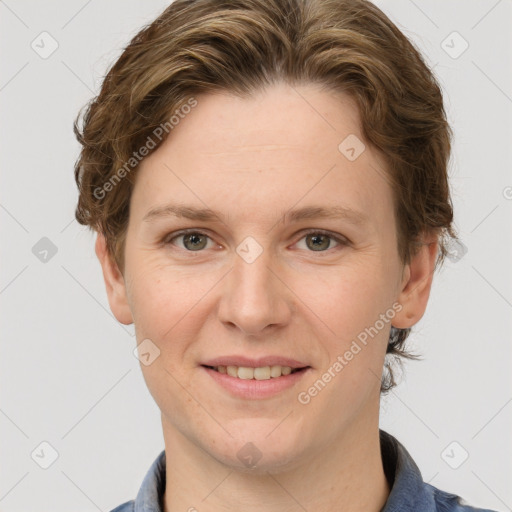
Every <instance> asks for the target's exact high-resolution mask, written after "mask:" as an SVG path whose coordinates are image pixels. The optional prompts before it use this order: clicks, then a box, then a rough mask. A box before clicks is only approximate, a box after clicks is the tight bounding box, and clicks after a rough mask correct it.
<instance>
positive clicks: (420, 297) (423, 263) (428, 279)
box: [392, 235, 439, 329]
mask: <svg viewBox="0 0 512 512" xmlns="http://www.w3.org/2000/svg"><path fill="white" fill-rule="evenodd" d="M438 245H439V244H438V239H437V236H435V235H432V236H430V237H429V238H427V239H424V240H423V243H422V245H421V246H420V248H419V249H418V251H417V253H416V254H415V255H414V256H412V258H411V262H410V263H409V265H407V266H406V268H405V269H404V278H403V280H402V285H401V286H402V288H401V291H400V295H399V297H398V299H397V301H398V302H399V303H400V304H401V305H402V309H401V311H400V312H399V313H397V314H396V315H395V317H394V318H393V322H392V324H393V326H394V327H397V328H399V329H407V328H409V327H412V326H413V325H414V324H416V323H418V322H419V321H420V320H421V318H422V317H423V315H424V313H425V310H426V309H427V303H428V298H429V296H430V290H431V287H432V279H433V277H434V270H435V263H436V259H437V251H438Z"/></svg>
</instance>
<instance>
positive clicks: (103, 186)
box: [74, 0, 456, 392]
mask: <svg viewBox="0 0 512 512" xmlns="http://www.w3.org/2000/svg"><path fill="white" fill-rule="evenodd" d="M278 81H283V82H286V83H288V84H290V85H296V84H301V83H302V84H320V85H323V86H325V87H326V88H327V89H329V90H332V91H338V92H342V93H345V94H348V95H349V96H350V97H351V98H353V99H354V100H355V101H356V104H357V106H358V108H359V112H360V118H361V124H362V126H361V128H362V134H363V136H364V138H365V142H366V143H368V144H370V145H371V146H373V147H374V148H376V150H378V151H379V152H380V154H381V155H383V157H384V159H385V162H386V164H387V169H386V177H387V179H388V180H389V182H390V185H391V187H392V189H393V194H394V204H395V217H396V224H397V225H396V229H397V237H398V253H399V255H400V259H401V261H402V263H403V264H407V263H409V262H410V259H411V256H412V255H413V254H414V252H415V250H416V248H417V247H418V244H419V237H420V235H421V234H423V233H427V234H432V233H435V234H436V235H438V237H439V238H438V240H439V252H438V257H437V261H436V268H437V267H438V265H439V263H442V262H443V260H444V257H445V256H446V254H447V253H448V248H447V242H446V241H445V240H444V237H445V235H448V236H450V237H452V238H456V235H455V231H454V229H453V227H452V220H453V210H452V203H451V198H450V191H449V184H448V175H447V168H448V160H449V157H450V149H451V137H452V133H451V129H450V127H449V125H448V123H447V120H446V115H445V111H444V106H443V98H442V94H441V89H440V87H439V85H438V83H437V81H436V79H435V77H434V76H433V73H432V72H431V71H430V70H429V68H428V66H427V65H426V64H425V62H424V60H423V58H422V56H421V54H420V52H419V51H418V50H417V49H416V48H415V46H414V45H413V44H412V43H411V42H410V41H409V40H408V39H407V37H405V35H404V34H403V33H402V32H400V30H399V29H398V28H397V27H396V26H395V25H394V24H393V23H392V22H391V21H390V20H389V18H388V17H387V16H386V15H385V14H384V13H383V12H382V11H381V10H380V9H379V8H378V7H377V6H375V5H374V4H372V3H371V2H369V1H366V0H175V1H174V2H173V3H172V4H171V5H169V7H167V8H166V9H165V10H164V11H163V12H162V14H161V15H160V16H159V17H158V18H157V19H156V20H154V21H153V22H152V23H150V24H149V25H147V26H146V27H144V28H143V29H142V30H141V31H140V32H139V33H138V34H137V35H136V36H135V37H134V38H133V39H132V40H131V42H130V43H129V44H128V45H127V47H126V48H125V49H124V51H123V53H122V55H121V56H120V57H119V59H118V60H117V61H116V62H115V63H114V65H113V66H112V67H111V68H110V69H109V71H108V73H107V74H106V76H105V79H104V81H103V84H102V87H101V91H100V93H99V94H98V96H97V97H96V98H93V99H92V100H91V101H90V102H89V103H88V104H87V105H86V111H85V114H84V115H83V120H82V128H81V129H80V128H79V127H78V124H79V119H80V116H81V114H82V112H80V113H79V115H78V116H77V119H76V120H75V123H74V131H75V135H76V137H77V139H78V141H79V142H80V144H81V145H82V149H81V153H80V156H79V158H78V159H77V162H76V164H75V179H76V182H77V185H78V188H79V200H78V205H77V208H76V219H77V220H78V222H79V223H80V224H83V225H88V226H90V227H92V228H93V229H95V230H96V231H99V232H101V233H103V234H104V235H105V238H106V242H107V248H108V251H109V252H110V254H111V255H112V256H113V257H114V259H115V261H116V262H117V264H118V266H119V268H120V270H121V272H123V271H124V242H125V237H126V229H127V225H128V216H129V202H130V197H131V192H132V189H133V184H134V177H135V174H136V168H137V165H136V164H137V162H136V161H133V162H132V163H133V165H132V167H133V170H131V168H128V169H127V168H126V162H128V161H130V159H133V158H134V157H133V155H134V154H135V153H134V152H136V151H137V149H138V148H142V147H144V145H147V141H148V140H149V138H151V137H152V134H154V132H155V130H156V129H158V127H159V126H165V125H166V123H167V125H168V124H169V116H170V114H172V113H173V112H177V111H179V109H180V108H182V107H180V106H182V105H184V104H186V103H187V101H189V100H190V98H191V96H193V95H195V94H200V93H208V92H212V91H226V92H229V93H232V94H236V95H239V96H240V97H244V96H248V95H250V94H251V93H253V92H255V91H257V90H259V89H263V88H264V87H266V86H268V85H272V84H273V83H277V82H278ZM169 133H170V130H166V133H165V134H163V137H161V138H160V139H159V140H158V142H157V143H156V144H154V146H153V147H152V149H151V151H154V150H155V149H156V148H157V147H158V146H159V145H160V144H161V143H162V142H163V141H164V140H165V139H166V137H167V136H168V135H169ZM340 142H341V141H340ZM123 166H124V172H120V171H121V169H123ZM109 183H110V186H107V185H108V184H109ZM98 191H101V192H98ZM107 192H108V193H107ZM409 332H410V329H396V328H394V327H392V329H391V335H390V339H389V344H388V348H387V357H386V365H385V366H386V369H387V370H388V372H387V374H386V375H385V376H384V377H383V380H382V385H381V390H382V391H383V392H385V391H388V390H389V389H391V388H392V387H393V386H394V385H395V380H394V377H393V371H392V368H391V363H390V362H391V360H392V359H395V360H396V361H398V362H399V361H400V357H408V358H416V357H417V356H415V355H412V354H409V353H408V352H406V350H405V349H404V343H405V340H406V338H407V337H408V335H409Z"/></svg>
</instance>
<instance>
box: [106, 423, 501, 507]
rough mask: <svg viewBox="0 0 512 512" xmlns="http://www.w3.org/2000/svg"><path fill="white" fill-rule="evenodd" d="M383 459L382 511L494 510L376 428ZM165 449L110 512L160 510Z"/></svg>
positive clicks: (163, 488) (163, 487)
mask: <svg viewBox="0 0 512 512" xmlns="http://www.w3.org/2000/svg"><path fill="white" fill-rule="evenodd" d="M379 433H380V445H381V454H382V462H383V466H384V472H385V474H386V478H387V479H388V482H389V483H390V488H391V492H390V494H389V496H388V499H387V501H386V504H385V505H384V508H383V509H382V510H381V512H406V511H411V512H436V511H439V512H464V511H465V512H496V511H493V510H490V509H483V508H474V507H471V506H470V505H468V504H467V503H465V502H464V501H463V499H462V498H460V497H459V496H457V495H455V494H450V493H448V492H445V491H441V490H440V489H437V488H436V487H434V486H432V485H430V484H428V483H426V482H424V481H423V477H422V476H421V473H420V470H419V468H418V466H417V465H416V463H415V462H414V460H413V459H412V457H411V456H410V454H409V452H408V451H407V450H406V449H405V448H404V446H403V445H402V444H400V443H399V442H398V441H397V439H395V438H394V437H393V436H392V435H391V434H388V433H387V432H384V431H383V430H379ZM164 491H165V450H164V451H162V452H161V453H160V455H159V456H158V457H157V458H156V459H155V461H154V462H153V464H152V465H151V467H150V468H149V471H148V473H147V474H146V476H145V478H144V480H143V482H142V485H141V487H140V490H139V493H138V494H137V497H136V498H135V500H131V501H127V502H126V503H123V504H122V505H119V506H118V507H116V508H115V509H113V510H112V511H111V512H163V495H164Z"/></svg>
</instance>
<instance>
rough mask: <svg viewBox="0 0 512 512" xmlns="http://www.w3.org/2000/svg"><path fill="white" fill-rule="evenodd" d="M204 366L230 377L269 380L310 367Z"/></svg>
mask: <svg viewBox="0 0 512 512" xmlns="http://www.w3.org/2000/svg"><path fill="white" fill-rule="evenodd" d="M202 366H203V367H204V368H209V369H210V370H214V371H216V372H218V373H224V374H227V375H229V376H230V377H234V378H238V379H244V380H251V379H254V380H269V379H276V378H279V377H285V376H286V375H291V374H292V373H297V372H302V371H305V370H307V369H308V368H310V367H309V366H305V367H303V368H291V367H290V366H279V365H275V366H263V367H259V368H251V367H248V366H207V365H202Z"/></svg>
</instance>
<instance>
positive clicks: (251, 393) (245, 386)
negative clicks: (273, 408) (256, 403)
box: [201, 366, 311, 400]
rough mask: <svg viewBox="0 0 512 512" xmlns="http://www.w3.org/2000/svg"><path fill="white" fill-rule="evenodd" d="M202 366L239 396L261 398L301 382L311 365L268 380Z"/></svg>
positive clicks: (223, 385)
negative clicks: (231, 374)
mask: <svg viewBox="0 0 512 512" xmlns="http://www.w3.org/2000/svg"><path fill="white" fill-rule="evenodd" d="M201 368H202V369H203V370H204V371H206V372H207V373H208V375H210V376H211V377H212V379H213V380H214V381H215V382H217V383H218V384H220V385H221V386H222V387H223V388H224V389H226V390H227V391H229V392H230V393H231V394H233V395H234V396H236V397H238V398H245V399H248V400H260V399H263V398H268V397H271V396H273V395H276V394H277V393H280V392H281V391H284V390H285V389H289V388H291V387H292V386H294V385H295V384H297V382H299V381H300V380H301V379H302V378H303V377H304V375H305V374H306V373H308V371H309V370H310V369H311V367H307V368H304V369H303V370H300V371H298V372H294V373H290V374H288V375H282V376H281V377H274V378H270V379H266V380H256V379H239V378H238V377H231V376H230V375H228V374H227V373H220V372H218V371H216V370H212V369H211V368H207V367H206V366H201Z"/></svg>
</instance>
